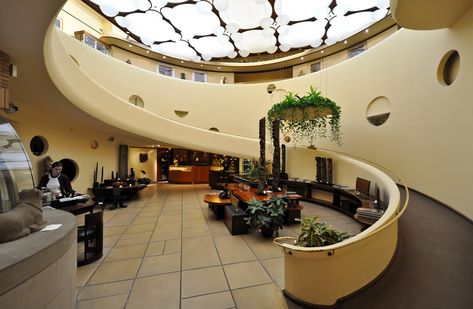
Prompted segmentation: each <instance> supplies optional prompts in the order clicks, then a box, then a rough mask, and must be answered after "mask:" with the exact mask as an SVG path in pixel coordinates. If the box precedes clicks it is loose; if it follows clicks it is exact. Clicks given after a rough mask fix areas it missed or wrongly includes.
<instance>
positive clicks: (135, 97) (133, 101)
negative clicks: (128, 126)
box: [128, 94, 145, 108]
mask: <svg viewBox="0 0 473 309" xmlns="http://www.w3.org/2000/svg"><path fill="white" fill-rule="evenodd" d="M128 102H130V103H131V104H133V105H136V106H138V107H141V108H144V107H145V102H144V101H143V99H142V98H141V97H140V96H138V95H136V94H134V95H132V96H130V98H128Z"/></svg>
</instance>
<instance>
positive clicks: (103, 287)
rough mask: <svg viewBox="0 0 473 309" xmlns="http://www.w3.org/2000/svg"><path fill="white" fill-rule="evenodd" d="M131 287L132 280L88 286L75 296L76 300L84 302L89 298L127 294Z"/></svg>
mask: <svg viewBox="0 0 473 309" xmlns="http://www.w3.org/2000/svg"><path fill="white" fill-rule="evenodd" d="M132 285H133V280H126V281H118V282H112V283H104V284H97V285H89V286H86V287H84V288H83V289H82V291H81V292H80V293H79V295H78V296H77V299H78V300H86V299H91V298H98V297H105V296H112V295H118V294H128V293H130V290H131V286H132Z"/></svg>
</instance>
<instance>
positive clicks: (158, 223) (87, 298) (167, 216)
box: [77, 184, 361, 309]
mask: <svg viewBox="0 0 473 309" xmlns="http://www.w3.org/2000/svg"><path fill="white" fill-rule="evenodd" d="M209 192H216V191H215V190H211V189H209V187H208V185H171V184H156V185H151V186H148V187H147V188H146V189H144V190H142V191H141V192H140V197H139V198H138V199H136V200H134V201H130V202H128V208H122V209H115V210H113V211H110V210H106V211H105V213H104V256H103V257H102V259H100V260H99V261H97V262H96V263H93V264H89V265H86V266H82V267H79V268H78V269H77V308H79V309H86V308H107V309H115V308H127V309H132V308H133V309H134V308H140V309H143V308H163V309H168V308H183V309H186V308H192V309H198V308H205V309H211V308H215V309H221V308H222V309H223V308H240V309H246V308H258V309H263V308H271V309H277V308H298V307H297V306H296V305H294V304H293V303H292V302H290V301H289V300H287V299H286V298H284V296H283V294H282V292H281V290H282V289H283V288H284V257H283V253H282V250H281V249H280V248H279V247H278V246H276V245H274V244H273V243H272V241H271V239H264V238H263V237H261V235H260V234H259V233H258V232H257V231H256V230H250V232H249V234H247V235H239V236H232V235H231V234H230V233H229V232H228V230H227V228H226V227H225V225H224V223H223V221H222V220H216V218H215V215H214V213H213V212H212V211H211V210H210V209H209V208H208V205H207V204H206V203H204V202H203V196H204V195H205V194H207V193H209ZM301 204H302V205H304V209H303V211H302V215H303V216H304V215H308V216H313V215H318V216H319V217H320V218H321V219H322V220H324V221H326V222H328V223H330V224H333V226H334V227H335V228H336V229H338V230H341V231H351V232H352V233H355V234H356V233H358V232H359V230H360V227H361V226H360V225H359V224H358V223H357V222H356V221H354V220H353V219H352V218H350V217H348V216H345V215H343V214H341V213H340V212H337V211H335V210H331V209H328V208H326V207H322V206H317V205H313V204H308V203H304V202H301ZM81 222H83V216H79V217H78V224H81ZM298 233H299V226H298V225H291V226H285V227H284V229H283V230H281V231H280V233H279V234H280V236H293V237H296V236H297V234H298Z"/></svg>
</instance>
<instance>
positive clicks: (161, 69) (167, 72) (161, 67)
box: [158, 64, 174, 77]
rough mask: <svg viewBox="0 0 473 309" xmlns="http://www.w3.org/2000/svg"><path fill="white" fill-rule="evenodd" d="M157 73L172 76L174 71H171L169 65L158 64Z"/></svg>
mask: <svg viewBox="0 0 473 309" xmlns="http://www.w3.org/2000/svg"><path fill="white" fill-rule="evenodd" d="M158 73H159V74H163V75H166V76H171V77H172V76H174V74H173V73H174V72H173V69H172V68H171V67H167V66H165V65H161V64H160V65H159V66H158Z"/></svg>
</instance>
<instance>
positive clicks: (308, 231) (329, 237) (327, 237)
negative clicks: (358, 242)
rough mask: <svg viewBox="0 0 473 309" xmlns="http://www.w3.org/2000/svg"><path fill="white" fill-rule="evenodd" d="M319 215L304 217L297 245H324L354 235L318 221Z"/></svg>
mask: <svg viewBox="0 0 473 309" xmlns="http://www.w3.org/2000/svg"><path fill="white" fill-rule="evenodd" d="M317 220H318V217H317V216H315V217H304V218H302V219H301V233H300V235H299V237H298V238H297V240H296V241H295V245H296V246H301V247H323V246H328V245H333V244H336V243H339V242H341V241H343V240H345V239H348V238H350V237H351V236H352V235H351V234H350V233H348V232H338V231H336V230H334V229H333V228H332V226H331V225H327V223H325V222H322V223H319V222H317Z"/></svg>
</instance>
